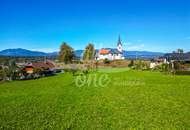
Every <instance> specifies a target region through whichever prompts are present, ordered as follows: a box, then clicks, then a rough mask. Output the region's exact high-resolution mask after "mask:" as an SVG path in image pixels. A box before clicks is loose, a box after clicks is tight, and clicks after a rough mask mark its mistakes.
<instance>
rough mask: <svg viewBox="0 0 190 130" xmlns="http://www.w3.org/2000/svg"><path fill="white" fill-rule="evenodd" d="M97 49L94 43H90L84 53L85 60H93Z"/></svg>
mask: <svg viewBox="0 0 190 130" xmlns="http://www.w3.org/2000/svg"><path fill="white" fill-rule="evenodd" d="M95 53H96V50H95V48H94V45H93V44H91V43H89V44H88V45H87V46H86V48H85V51H84V54H83V60H93V59H94V58H95Z"/></svg>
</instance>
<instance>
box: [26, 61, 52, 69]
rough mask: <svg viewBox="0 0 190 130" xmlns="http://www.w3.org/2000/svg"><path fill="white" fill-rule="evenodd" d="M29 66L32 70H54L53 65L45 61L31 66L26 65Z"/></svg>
mask: <svg viewBox="0 0 190 130" xmlns="http://www.w3.org/2000/svg"><path fill="white" fill-rule="evenodd" d="M29 66H32V67H33V68H45V69H51V68H54V67H55V65H54V64H53V63H52V62H50V61H46V62H33V63H32V64H31V65H28V67H29Z"/></svg>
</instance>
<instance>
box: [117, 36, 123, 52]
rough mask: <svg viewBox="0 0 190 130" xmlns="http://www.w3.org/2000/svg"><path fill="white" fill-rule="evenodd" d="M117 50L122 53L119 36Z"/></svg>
mask: <svg viewBox="0 0 190 130" xmlns="http://www.w3.org/2000/svg"><path fill="white" fill-rule="evenodd" d="M117 50H118V51H120V52H122V51H123V50H122V43H121V37H120V35H119V38H118V42H117Z"/></svg>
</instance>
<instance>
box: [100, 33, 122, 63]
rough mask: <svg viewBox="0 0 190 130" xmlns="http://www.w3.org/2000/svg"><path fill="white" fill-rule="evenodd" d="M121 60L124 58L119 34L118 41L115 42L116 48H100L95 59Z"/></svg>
mask: <svg viewBox="0 0 190 130" xmlns="http://www.w3.org/2000/svg"><path fill="white" fill-rule="evenodd" d="M104 59H108V60H121V59H125V57H124V55H123V49H122V43H121V38H120V36H119V38H118V42H117V48H114V49H113V48H102V49H100V50H99V52H98V55H97V60H104Z"/></svg>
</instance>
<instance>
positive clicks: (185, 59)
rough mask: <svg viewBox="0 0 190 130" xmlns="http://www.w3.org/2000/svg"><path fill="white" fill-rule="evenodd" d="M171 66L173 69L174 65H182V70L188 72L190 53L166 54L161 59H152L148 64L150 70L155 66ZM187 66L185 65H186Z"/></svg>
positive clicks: (189, 68)
mask: <svg viewBox="0 0 190 130" xmlns="http://www.w3.org/2000/svg"><path fill="white" fill-rule="evenodd" d="M163 63H164V64H170V63H171V64H172V67H173V68H174V67H175V66H174V64H175V63H179V64H183V65H184V66H183V67H182V68H183V69H184V70H190V66H189V64H190V52H187V53H167V54H165V55H164V56H162V57H159V58H157V59H154V60H152V61H151V63H150V68H151V69H153V68H155V67H156V66H159V65H161V64H163ZM186 64H187V65H186Z"/></svg>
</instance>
